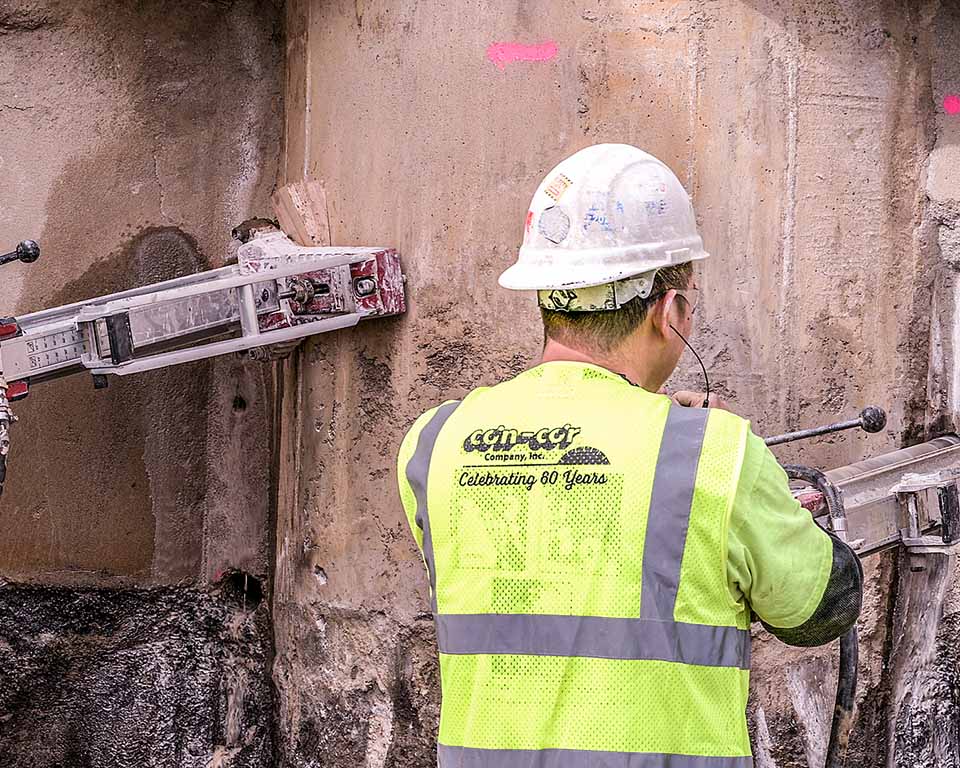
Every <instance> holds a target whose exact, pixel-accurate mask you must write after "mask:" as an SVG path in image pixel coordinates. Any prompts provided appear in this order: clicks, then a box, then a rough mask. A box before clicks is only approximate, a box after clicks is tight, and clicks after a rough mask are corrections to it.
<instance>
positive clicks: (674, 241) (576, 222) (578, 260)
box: [500, 144, 709, 308]
mask: <svg viewBox="0 0 960 768" xmlns="http://www.w3.org/2000/svg"><path fill="white" fill-rule="evenodd" d="M708 255H709V254H708V253H707V252H706V251H704V250H703V241H702V240H701V239H700V235H699V234H698V233H697V224H696V220H695V218H694V214H693V206H692V205H691V203H690V197H689V195H687V193H686V190H684V188H683V185H682V184H681V183H680V180H679V179H677V177H676V176H675V175H674V174H673V172H672V171H671V170H670V169H669V168H668V167H667V166H666V165H664V164H663V163H662V162H660V161H659V160H657V158H655V157H653V155H649V154H647V153H646V152H644V151H642V150H640V149H637V148H636V147H632V146H630V145H629V144H596V145H594V146H592V147H587V148H586V149H582V150H580V151H579V152H577V153H576V154H575V155H572V156H571V157H568V158H567V159H566V160H564V161H563V162H562V163H560V164H559V165H558V166H557V167H556V168H554V169H553V170H552V171H550V173H548V174H547V176H546V178H545V179H544V180H543V182H542V183H541V184H540V186H539V188H538V189H537V191H536V194H534V196H533V201H532V202H531V203H530V210H529V212H528V213H527V221H526V227H525V231H524V237H523V245H522V246H521V247H520V254H519V258H518V259H517V263H516V264H514V265H513V266H512V267H510V268H509V269H507V270H506V271H505V272H504V273H503V274H502V275H500V285H502V286H503V287H504V288H512V289H515V290H541V291H542V290H544V289H547V290H549V289H575V288H585V287H588V286H598V285H604V284H608V283H611V284H613V283H616V284H617V290H616V291H614V292H613V293H614V294H616V295H618V296H619V297H621V299H622V300H624V301H625V300H628V299H629V298H632V297H633V296H643V297H646V296H648V295H649V294H650V290H651V288H652V287H653V278H654V276H655V275H656V272H657V270H658V269H662V268H663V267H668V266H673V265H674V264H682V263H684V262H687V261H696V260H699V259H705V258H707V256H708ZM621 281H625V282H621ZM619 303H620V302H616V306H619ZM584 308H586V307H584ZM595 308H601V307H595ZM607 308H609V307H607Z"/></svg>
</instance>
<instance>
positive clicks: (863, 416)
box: [763, 405, 887, 445]
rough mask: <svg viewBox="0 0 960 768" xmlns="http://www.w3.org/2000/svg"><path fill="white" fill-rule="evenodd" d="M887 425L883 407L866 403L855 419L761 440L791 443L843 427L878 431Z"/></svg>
mask: <svg viewBox="0 0 960 768" xmlns="http://www.w3.org/2000/svg"><path fill="white" fill-rule="evenodd" d="M885 426H887V414H886V412H885V411H884V410H883V408H878V407H877V406H875V405H868V406H867V407H866V408H864V409H863V410H862V411H860V416H859V417H858V418H856V419H848V420H847V421H838V422H837V423H836V424H828V425H827V426H824V427H813V428H812V429H801V430H798V431H796V432H785V433H784V434H782V435H774V436H773V437H768V438H766V439H765V440H764V441H763V442H765V443H766V444H767V445H780V444H781V443H792V442H793V441H794V440H805V439H807V438H808V437H817V436H818V435H827V434H830V433H831V432H841V431H843V430H845V429H856V428H858V427H859V428H860V429H862V430H863V431H864V432H871V433H872V432H879V431H880V430H881V429H883V428H884V427H885Z"/></svg>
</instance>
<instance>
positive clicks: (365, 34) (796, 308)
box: [274, 0, 960, 768]
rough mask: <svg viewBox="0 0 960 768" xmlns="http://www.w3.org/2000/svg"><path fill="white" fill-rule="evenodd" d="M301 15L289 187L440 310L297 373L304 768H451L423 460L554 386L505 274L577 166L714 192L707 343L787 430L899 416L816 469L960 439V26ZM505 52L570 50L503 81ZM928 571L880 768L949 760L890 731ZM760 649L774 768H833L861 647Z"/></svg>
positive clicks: (288, 595) (351, 11) (879, 754)
mask: <svg viewBox="0 0 960 768" xmlns="http://www.w3.org/2000/svg"><path fill="white" fill-rule="evenodd" d="M286 13H287V55H288V68H287V73H286V103H287V112H286V131H285V139H284V145H285V152H284V158H283V163H282V167H283V177H284V178H285V179H286V180H289V181H293V180H297V179H300V178H303V177H304V176H308V177H313V178H320V179H324V180H326V184H327V190H328V197H329V206H330V219H331V224H332V235H333V239H334V242H335V243H340V244H381V243H382V244H388V245H394V246H397V247H398V248H399V249H400V253H401V254H402V256H403V258H404V263H405V267H406V272H407V275H408V277H409V282H408V285H407V287H408V293H409V296H410V298H411V303H412V306H411V309H410V311H409V313H408V314H407V316H406V317H404V318H403V319H401V320H399V321H387V322H378V323H377V324H376V325H375V326H365V327H363V328H360V329H355V330H352V331H347V332H342V333H339V334H336V335H335V336H331V337H327V338H321V339H319V340H315V341H311V342H310V343H308V344H307V346H306V348H305V350H304V351H303V354H302V356H301V357H300V358H299V359H298V360H295V361H293V362H291V363H289V364H288V365H287V366H286V368H285V370H284V371H283V380H282V382H281V389H282V395H283V412H282V417H281V420H280V424H281V431H282V438H281V477H280V481H281V482H280V496H279V499H280V501H279V507H278V510H279V511H278V537H277V550H278V561H277V562H278V565H277V573H276V592H275V603H274V618H275V622H276V643H277V659H276V666H275V679H276V682H277V685H278V689H279V694H280V717H279V722H280V728H281V749H282V751H283V754H284V759H285V764H286V765H297V766H319V765H325V766H326V765H344V766H346V765H367V766H376V767H377V768H379V767H380V766H384V765H388V766H400V765H402V766H428V765H431V764H432V760H433V757H432V756H431V745H432V741H433V737H434V729H435V717H436V712H437V704H438V696H437V687H438V680H437V672H436V666H435V662H434V660H433V659H434V653H435V652H434V646H433V630H432V625H431V621H430V617H429V614H428V603H427V598H426V594H427V589H426V579H425V575H424V572H423V567H422V563H421V561H420V558H419V556H418V553H417V552H416V549H415V547H414V545H413V543H412V540H411V538H410V536H409V534H408V532H407V526H406V522H405V520H404V517H403V514H402V511H401V508H400V505H399V502H398V500H397V496H396V491H395V480H394V456H395V453H396V449H397V446H398V444H399V441H400V439H401V437H402V435H403V433H404V431H405V429H406V428H407V427H408V426H409V424H410V423H411V421H412V420H413V418H414V417H415V416H416V415H417V414H419V413H420V412H421V411H423V410H424V409H426V408H428V407H430V406H432V405H434V404H436V403H438V402H439V401H441V400H443V399H445V398H451V397H459V396H461V395H463V394H464V393H465V392H466V391H468V390H469V389H471V388H473V387H476V386H478V385H483V384H490V383H493V382H495V381H497V380H499V379H502V378H504V377H507V376H509V375H511V374H513V373H515V372H517V371H519V370H521V369H523V368H525V367H527V366H529V365H530V364H532V363H533V362H535V360H536V356H537V352H538V347H539V327H538V324H537V319H536V311H535V307H534V303H533V301H532V298H531V297H530V296H521V295H514V294H509V293H507V292H505V291H503V290H501V289H499V288H498V287H497V285H496V277H497V275H498V273H499V272H500V271H501V270H502V269H503V268H504V267H506V266H507V265H508V264H509V263H511V261H512V260H513V259H514V256H515V251H516V248H517V246H518V244H519V241H520V239H521V230H522V222H523V220H524V214H525V211H526V206H527V203H528V201H529V198H530V196H531V194H532V192H533V190H534V189H535V187H536V185H537V183H538V182H539V180H540V178H541V177H542V176H543V175H544V174H545V173H546V171H547V170H548V169H549V168H550V167H551V166H552V165H554V164H555V163H556V162H557V161H558V160H560V159H561V158H563V157H565V156H566V155H568V154H570V153H571V152H573V151H575V150H576V149H578V148H580V147H583V146H586V145H588V144H591V143H594V142H599V141H624V142H629V143H633V144H636V145H639V146H641V147H643V148H645V149H647V150H648V151H650V152H652V153H654V154H656V155H657V156H659V157H660V158H662V159H663V160H664V161H666V162H667V163H668V164H669V165H671V167H672V168H674V170H675V171H676V172H677V173H678V174H679V176H680V178H681V179H682V180H683V181H684V183H685V184H686V185H687V186H688V188H689V189H690V191H691V192H692V194H693V196H694V199H695V203H696V208H697V211H698V214H699V217H700V221H701V226H702V231H703V235H704V238H705V240H706V244H707V247H708V249H709V250H710V251H712V252H713V253H714V254H715V258H713V259H712V260H711V261H709V262H707V263H706V264H705V266H704V273H703V276H702V280H701V284H702V285H703V286H704V295H703V303H702V306H703V309H702V311H701V313H700V314H699V327H698V329H697V333H696V340H695V342H694V343H695V344H696V345H697V346H698V348H699V349H700V350H701V352H702V354H703V355H704V359H705V361H706V363H707V365H708V366H709V368H710V371H711V373H712V380H713V382H714V383H715V385H716V386H717V387H718V389H719V390H720V391H721V392H722V393H723V394H724V395H725V396H726V397H727V399H728V400H730V402H731V403H732V404H733V405H734V407H735V409H736V410H737V411H738V412H740V413H741V414H743V415H745V416H748V417H750V418H751V419H753V421H754V425H755V428H756V430H757V431H758V432H760V433H764V432H767V433H769V432H773V431H780V430H784V429H789V428H794V427H801V426H811V425H814V424H817V423H822V422H826V421H831V420H834V419H836V418H837V417H840V416H846V415H849V414H853V413H856V412H857V411H858V410H859V409H860V408H861V407H863V406H864V405H866V404H870V403H877V404H880V405H882V406H884V407H886V408H887V409H888V411H889V413H890V421H889V426H888V428H887V430H886V432H885V433H883V434H881V435H877V436H872V437H866V436H858V435H845V436H839V437H835V438H830V439H825V440H822V441H820V442H818V443H815V444H808V445H806V446H803V447H797V448H788V449H785V450H784V451H783V452H782V454H781V456H782V458H783V459H784V460H794V459H796V458H800V457H802V458H803V460H804V461H805V463H810V464H817V465H820V466H837V465H840V464H845V463H848V462H850V461H852V460H856V459H859V458H862V457H864V456H866V455H868V454H875V453H879V452H882V451H884V450H888V449H890V448H892V447H895V446H898V445H900V444H902V443H903V442H908V441H914V440H917V439H921V438H922V437H923V436H924V435H925V434H929V433H931V432H935V431H938V430H942V429H943V428H945V427H948V426H950V425H951V418H952V415H953V411H954V410H955V408H954V406H953V405H952V402H951V400H950V397H951V396H950V395H949V394H948V395H947V399H946V400H943V399H941V398H940V397H939V394H940V392H942V391H944V389H943V387H942V386H940V385H939V384H938V383H937V381H936V380H935V379H936V376H940V377H943V376H945V375H947V373H948V372H949V371H952V370H953V368H952V364H951V360H952V358H950V357H947V358H944V355H949V348H947V349H946V351H945V340H944V338H943V337H944V334H946V333H948V331H947V330H945V329H952V328H954V327H955V326H954V325H953V317H954V313H953V299H952V296H953V294H952V293H951V290H952V289H951V287H950V286H951V285H952V273H950V272H949V270H948V269H947V267H946V265H945V263H944V261H943V260H942V259H941V257H940V249H941V246H943V244H944V243H946V244H947V245H948V246H950V244H951V243H954V240H955V238H953V234H952V233H953V226H954V222H955V218H951V217H955V216H956V212H957V210H958V208H957V194H956V185H955V180H954V179H953V177H952V171H951V169H952V170H953V171H955V169H956V167H957V160H956V156H955V150H956V147H955V144H956V142H955V140H954V139H952V138H951V136H952V134H953V132H955V130H956V129H955V125H956V123H950V124H949V126H948V121H947V117H946V116H945V115H944V114H942V107H941V106H940V105H941V103H942V99H943V96H944V95H945V90H946V89H949V88H950V87H954V88H960V85H957V83H960V80H958V79H957V72H955V71H953V69H955V67H956V64H955V62H956V61H957V59H958V57H957V56H956V53H957V52H958V51H960V48H958V45H960V43H958V42H957V41H956V40H955V39H953V37H952V36H953V34H954V33H953V32H946V31H945V30H948V29H954V30H955V29H956V28H957V17H956V12H955V11H954V10H952V7H951V4H949V3H942V4H941V3H938V2H936V1H934V0H930V1H929V2H915V3H900V2H893V1H892V0H883V1H881V0H876V1H874V2H852V1H846V2H840V1H838V0H835V1H832V2H830V1H824V2H817V1H814V0H810V1H809V2H797V3H779V2H773V1H772V0H771V1H770V2H765V1H764V0H745V1H739V0H728V1H726V2H719V3H702V2H684V1H682V0H677V1H667V0H664V1H662V2H654V1H652V0H651V1H649V2H605V3H599V2H583V3H556V2H547V1H546V0H507V1H506V2H499V3H488V2H461V3H454V4H449V3H441V2H435V1H434V0H421V1H420V2H415V3H396V2H386V0H383V1H378V0H353V1H352V2H346V0H334V1H331V2H324V3H320V2H309V0H290V2H288V4H287V10H286ZM496 42H507V43H513V42H516V43H524V44H542V43H555V44H556V49H557V53H556V55H555V56H553V57H552V58H547V59H546V60H541V61H535V62H529V61H528V62H503V61H500V63H502V64H503V65H504V66H503V67H502V68H501V67H498V66H497V65H496V64H495V63H494V62H492V61H490V60H489V59H488V55H487V54H488V46H490V45H491V44H493V43H496ZM494 50H496V49H494ZM500 50H503V49H500ZM544 50H547V51H549V50H550V48H549V47H547V48H545V49H544ZM951 68H953V69H951ZM951 77H953V78H954V79H952V80H951ZM951 83H954V85H952V86H951ZM934 145H936V151H937V153H939V154H936V155H935V156H934V158H931V157H930V150H931V148H933V147H934ZM936 158H939V159H936ZM928 159H929V160H930V163H931V165H930V172H929V173H928ZM937 163H939V164H940V165H939V166H938V165H937ZM937 168H940V170H939V171H936V169H937ZM935 171H936V172H935ZM928 196H929V198H928ZM940 201H945V202H942V204H941V202H940ZM938 302H940V304H941V305H942V306H943V309H942V310H941V311H939V312H938V311H936V310H935V311H933V312H931V306H934V305H937V303H938ZM932 318H934V319H936V322H931V319H932ZM941 326H942V328H941ZM938 329H941V330H939V331H938ZM949 333H951V334H952V331H949ZM938 334H939V335H938ZM937 361H939V363H938V364H935V363H937ZM695 366H696V364H695V362H693V360H692V359H686V358H685V359H684V361H683V363H682V369H681V370H680V371H679V372H678V374H677V376H676V377H675V379H674V382H673V384H674V385H677V386H679V385H689V384H696V383H697V382H698V369H697V368H696V367H695ZM954 390H957V391H960V389H957V388H956V387H954V389H947V390H946V391H947V392H948V393H949V392H953V391H954ZM951 568H952V566H949V567H944V568H941V569H937V572H938V573H940V574H948V575H949V574H950V573H951V572H952V571H951ZM897 573H898V571H897V564H896V562H895V559H894V558H889V557H888V558H887V559H885V560H874V561H873V562H872V563H870V564H869V566H868V581H869V583H870V594H869V597H868V603H869V607H868V610H867V613H866V615H865V618H864V622H863V626H862V630H863V635H864V648H863V654H864V661H863V665H862V666H863V669H862V677H863V681H864V683H863V688H862V697H861V703H860V716H859V720H858V724H857V728H856V730H855V738H854V746H853V748H852V755H851V762H850V764H851V765H857V766H876V765H881V764H884V763H887V764H890V765H894V764H897V763H896V760H897V759H898V755H900V756H903V755H906V754H925V753H924V752H923V749H922V748H917V749H912V748H911V749H912V751H911V750H906V751H904V750H905V748H904V747H903V746H902V742H904V740H905V739H907V738H908V735H909V734H908V735H905V732H901V731H898V730H897V727H895V726H894V725H891V722H893V721H892V720H890V718H891V717H892V718H894V719H895V718H896V706H897V705H896V702H894V701H893V700H892V699H891V697H890V692H891V690H893V689H894V688H895V687H896V685H895V682H896V681H895V677H896V675H897V674H900V673H899V672H896V671H895V672H891V671H890V670H886V669H885V668H884V665H883V657H884V655H885V654H888V653H889V650H890V648H891V645H892V644H895V642H896V637H895V636H896V633H895V632H893V631H892V629H891V628H892V627H893V626H894V624H893V621H894V618H893V616H894V613H895V609H897V604H896V603H895V600H896V597H897V595H898V591H897V590H898V576H897ZM935 626H936V625H935ZM944 626H952V625H951V624H950V623H949V622H945V623H944ZM934 645H935V644H934V643H927V645H926V646H924V647H926V648H928V649H930V648H933V647H934ZM948 645H949V638H947V639H946V640H944V641H943V643H942V646H943V647H946V646H948ZM937 647H941V646H937ZM755 650H756V656H757V665H756V666H757V673H756V676H755V678H756V681H757V684H756V686H755V692H756V695H755V698H754V703H753V705H752V708H751V718H752V723H753V728H754V733H755V743H756V748H757V754H758V764H759V765H761V766H763V767H764V768H770V767H771V766H779V767H780V768H786V766H793V765H798V764H803V762H802V761H803V760H804V759H805V758H806V757H810V758H812V759H814V760H815V758H816V756H817V754H819V753H822V749H823V741H824V739H825V729H826V726H827V723H828V722H829V714H830V712H829V709H830V701H829V694H828V691H829V686H830V685H831V684H832V683H829V682H826V683H825V682H824V680H825V677H826V676H827V675H828V670H829V667H830V656H829V654H828V653H825V652H822V653H820V654H801V653H799V652H796V653H793V652H791V653H785V652H784V649H783V646H781V645H780V644H779V643H776V642H775V641H773V640H771V639H769V638H767V637H765V636H761V635H759V634H758V637H757V642H756V643H755ZM931 653H932V652H931ZM925 658H927V661H928V662H929V665H930V666H931V668H932V667H934V666H936V665H938V664H939V665H940V666H941V667H944V669H946V670H948V671H949V670H951V669H954V668H955V663H954V661H953V660H952V657H949V656H948V657H943V656H941V657H937V656H936V654H933V655H928V657H925ZM931 674H934V673H931ZM943 674H947V673H946V672H943V673H941V676H942V675H943ZM950 679H952V678H950ZM944 685H947V683H944ZM917 712H918V713H919V712H920V710H917ZM915 717H920V714H916V715H915ZM950 727H951V726H949V725H946V726H945V728H946V729H947V730H949V728H950ZM908 730H909V729H908ZM934 730H936V728H934ZM925 739H926V740H925V741H922V743H921V744H920V747H923V745H924V744H926V745H929V744H930V743H931V741H932V739H933V736H930V735H928V736H927V737H925ZM944 743H946V744H947V749H949V744H950V743H951V742H950V739H949V738H947V739H946V741H945V742H944ZM898 745H899V746H898ZM915 746H916V745H915ZM898 750H899V752H898ZM811 764H817V763H816V762H815V761H814V762H811ZM931 764H937V763H936V762H933V763H931ZM944 764H945V763H944Z"/></svg>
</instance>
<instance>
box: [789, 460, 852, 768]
mask: <svg viewBox="0 0 960 768" xmlns="http://www.w3.org/2000/svg"><path fill="white" fill-rule="evenodd" d="M783 469H784V471H785V472H786V473H787V477H789V478H790V479H791V480H802V481H803V482H805V483H810V485H812V486H813V487H814V488H816V489H817V490H818V491H820V493H822V494H823V498H824V500H825V501H826V503H827V513H828V514H829V516H830V525H831V528H832V529H833V532H834V533H835V534H837V535H838V536H839V537H840V538H841V539H844V538H845V537H846V531H847V515H846V512H845V511H844V509H843V499H842V498H841V496H840V491H839V490H838V489H837V487H836V486H835V485H834V484H833V483H831V482H830V481H829V480H828V479H827V477H826V475H824V474H823V472H820V471H819V470H816V469H813V468H812V467H805V466H802V465H800V464H788V465H786V466H784V468H783ZM859 656H860V647H859V640H858V638H857V628H856V626H854V627H853V628H852V629H850V631H849V632H847V633H846V634H845V635H843V637H841V638H840V661H839V664H838V670H837V698H836V703H835V704H834V707H833V720H832V721H831V723H830V740H829V742H828V743H827V757H826V760H825V762H824V768H842V767H843V765H844V763H846V760H847V745H848V744H849V742H850V729H851V728H852V727H853V708H854V705H855V703H856V698H857V662H858V659H859Z"/></svg>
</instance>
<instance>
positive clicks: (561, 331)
mask: <svg viewBox="0 0 960 768" xmlns="http://www.w3.org/2000/svg"><path fill="white" fill-rule="evenodd" d="M692 278H693V264H692V263H691V262H685V263H683V264H676V265H674V266H670V267H664V268H662V269H660V270H659V271H658V272H657V274H656V277H655V278H654V281H653V289H652V290H651V292H650V295H649V296H647V297H646V298H641V297H640V296H637V297H636V298H633V299H631V300H630V301H628V302H626V303H625V304H623V305H622V306H621V307H620V308H619V309H610V310H601V311H593V312H567V311H561V310H557V309H547V308H546V307H543V306H541V307H540V315H541V317H542V318H543V335H544V341H546V340H548V339H553V340H554V341H557V342H559V343H560V344H563V345H564V346H566V347H570V348H572V349H579V350H582V351H584V352H601V353H605V354H608V353H610V352H613V351H615V350H616V349H617V348H618V347H619V346H620V345H621V344H622V343H623V342H624V341H625V340H626V339H627V337H629V336H630V334H632V333H633V332H634V331H635V330H636V329H637V328H639V327H640V326H641V325H643V321H644V320H645V319H646V318H647V314H648V313H649V311H650V308H651V307H653V305H654V304H656V303H657V301H659V300H660V299H661V298H662V297H663V295H664V294H665V293H666V292H667V291H669V290H671V289H673V290H678V291H682V290H684V289H686V288H688V287H689V286H690V283H691V281H692Z"/></svg>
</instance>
